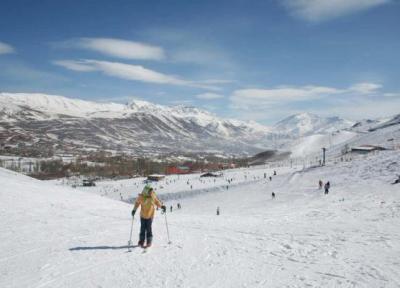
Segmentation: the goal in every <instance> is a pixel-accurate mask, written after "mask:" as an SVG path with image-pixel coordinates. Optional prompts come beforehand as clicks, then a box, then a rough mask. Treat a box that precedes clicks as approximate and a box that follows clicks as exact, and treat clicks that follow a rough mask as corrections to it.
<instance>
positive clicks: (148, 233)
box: [139, 218, 153, 244]
mask: <svg viewBox="0 0 400 288" xmlns="http://www.w3.org/2000/svg"><path fill="white" fill-rule="evenodd" d="M152 223H153V218H150V219H145V218H140V234H139V242H140V243H144V240H145V239H146V240H147V244H149V243H151V241H152V240H153V231H152V230H151V224H152Z"/></svg>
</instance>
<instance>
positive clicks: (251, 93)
mask: <svg viewBox="0 0 400 288" xmlns="http://www.w3.org/2000/svg"><path fill="white" fill-rule="evenodd" d="M338 93H341V90H339V89H336V88H332V87H323V86H312V85H309V86H302V87H278V88H272V89H240V90H235V91H234V92H233V94H232V96H231V97H230V99H231V101H232V102H233V103H234V104H235V105H238V106H240V107H242V108H246V107H251V108H252V107H253V106H258V105H262V106H270V105H273V104H275V103H282V102H290V101H305V100H312V99H318V98H321V97H323V96H327V95H334V94H338Z"/></svg>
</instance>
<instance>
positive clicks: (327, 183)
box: [318, 180, 331, 195]
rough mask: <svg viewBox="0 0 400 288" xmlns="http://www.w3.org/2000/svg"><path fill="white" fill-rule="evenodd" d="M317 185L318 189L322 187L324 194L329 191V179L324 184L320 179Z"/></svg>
mask: <svg viewBox="0 0 400 288" xmlns="http://www.w3.org/2000/svg"><path fill="white" fill-rule="evenodd" d="M318 187H319V189H322V187H324V194H325V195H326V194H328V193H329V189H330V188H331V183H329V181H328V182H326V183H325V185H324V182H322V180H319V181H318Z"/></svg>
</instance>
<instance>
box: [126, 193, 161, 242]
mask: <svg viewBox="0 0 400 288" xmlns="http://www.w3.org/2000/svg"><path fill="white" fill-rule="evenodd" d="M139 206H140V234H139V242H138V245H139V246H140V247H142V248H144V247H150V246H151V244H152V241H153V231H152V228H151V225H152V223H153V218H154V214H155V209H154V206H157V207H158V208H161V209H162V210H163V211H164V212H165V210H166V207H165V206H164V205H163V204H162V203H161V202H160V200H158V198H157V195H156V193H155V192H154V190H153V188H152V187H151V186H150V185H146V186H144V188H143V191H142V193H140V194H139V196H138V197H137V198H136V201H135V206H134V207H133V210H132V217H134V216H135V213H136V210H137V209H138V208H139ZM145 240H146V246H145V245H144V242H145Z"/></svg>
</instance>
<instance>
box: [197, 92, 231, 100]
mask: <svg viewBox="0 0 400 288" xmlns="http://www.w3.org/2000/svg"><path fill="white" fill-rule="evenodd" d="M196 98H198V99H203V100H214V99H220V98H224V95H221V94H216V93H202V94H198V95H196Z"/></svg>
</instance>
